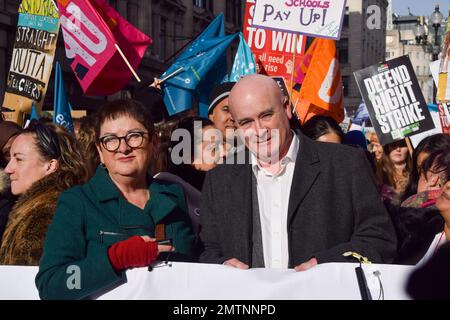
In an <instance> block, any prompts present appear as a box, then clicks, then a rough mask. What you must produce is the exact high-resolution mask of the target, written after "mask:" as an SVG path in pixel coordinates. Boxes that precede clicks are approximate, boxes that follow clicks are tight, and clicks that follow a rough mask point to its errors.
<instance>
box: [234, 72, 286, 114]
mask: <svg viewBox="0 0 450 320" xmlns="http://www.w3.org/2000/svg"><path fill="white" fill-rule="evenodd" d="M260 95H263V96H264V97H266V98H270V100H272V99H273V101H274V103H275V101H276V103H280V102H281V104H283V96H282V92H281V89H280V87H279V86H278V84H277V83H276V82H275V80H273V79H272V78H270V77H268V76H264V75H261V74H253V75H248V76H245V77H243V78H242V79H241V80H239V82H238V83H236V84H235V85H234V87H233V89H232V90H231V92H230V96H229V106H230V111H231V114H233V108H234V106H236V107H239V105H240V102H242V103H244V104H245V103H250V102H251V101H252V100H253V99H255V98H258V97H259V96H260ZM233 105H234V106H233Z"/></svg>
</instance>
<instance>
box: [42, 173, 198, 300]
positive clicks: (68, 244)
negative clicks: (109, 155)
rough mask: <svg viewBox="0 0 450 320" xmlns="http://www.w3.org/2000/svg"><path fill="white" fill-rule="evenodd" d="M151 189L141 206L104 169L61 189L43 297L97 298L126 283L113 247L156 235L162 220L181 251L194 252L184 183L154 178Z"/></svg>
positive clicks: (47, 245)
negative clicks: (117, 269) (80, 183)
mask: <svg viewBox="0 0 450 320" xmlns="http://www.w3.org/2000/svg"><path fill="white" fill-rule="evenodd" d="M149 190H150V200H149V201H148V202H147V204H146V206H145V208H144V210H141V209H139V208H138V207H136V206H134V205H132V204H130V203H129V202H128V201H126V200H125V198H124V197H123V196H122V195H121V194H120V192H119V189H118V188H117V187H116V185H115V184H114V183H113V182H112V180H111V178H110V177H109V175H108V173H107V172H106V170H105V169H103V168H101V167H99V168H98V169H97V172H96V174H95V176H94V177H93V178H92V179H91V180H90V181H89V182H88V183H86V184H85V185H83V186H76V187H74V188H71V189H69V190H67V191H66V192H64V193H62V194H61V196H60V198H59V200H58V205H57V208H56V213H55V216H54V218H53V220H52V223H51V225H50V227H49V230H48V233H47V238H46V240H45V245H44V253H43V256H42V259H41V261H40V266H39V273H38V274H37V276H36V286H37V288H38V290H39V295H40V297H41V298H42V299H83V298H92V297H96V296H98V295H100V294H102V293H104V292H106V291H108V290H109V289H111V288H113V287H116V286H118V285H120V284H122V283H123V282H124V281H126V277H125V273H124V272H122V273H117V272H115V270H114V269H113V268H112V266H111V264H110V262H109V259H108V254H107V249H108V247H109V246H110V245H112V244H114V243H116V242H118V241H121V240H125V239H128V238H129V237H131V236H134V235H148V236H154V228H155V225H156V224H157V223H164V224H165V232H166V237H167V238H172V239H173V242H174V246H175V248H176V252H178V253H180V254H183V255H187V256H192V254H193V247H194V242H195V236H194V234H193V232H192V227H191V222H190V219H189V215H188V212H187V209H186V204H185V199H184V194H183V190H182V188H181V186H179V185H178V184H169V183H164V182H162V181H158V180H152V181H151V183H150V186H149ZM77 270H79V271H80V272H79V275H80V277H79V280H80V281H79V282H78V283H79V284H80V288H79V289H78V288H77V279H78V278H76V276H77V274H78V272H77ZM74 287H75V288H74Z"/></svg>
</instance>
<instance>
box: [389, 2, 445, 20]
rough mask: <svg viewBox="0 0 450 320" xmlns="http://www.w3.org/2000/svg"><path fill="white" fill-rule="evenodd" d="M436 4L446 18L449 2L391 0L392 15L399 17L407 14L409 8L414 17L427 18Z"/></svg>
mask: <svg viewBox="0 0 450 320" xmlns="http://www.w3.org/2000/svg"><path fill="white" fill-rule="evenodd" d="M436 3H439V6H440V11H441V12H442V14H443V15H444V16H446V17H447V16H448V3H449V0H392V7H393V10H394V13H397V14H400V15H406V14H408V7H409V8H410V9H411V13H412V14H414V15H417V16H429V15H431V13H433V11H434V6H435V5H436Z"/></svg>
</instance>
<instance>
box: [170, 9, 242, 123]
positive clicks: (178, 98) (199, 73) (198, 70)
mask: <svg viewBox="0 0 450 320" xmlns="http://www.w3.org/2000/svg"><path fill="white" fill-rule="evenodd" d="M223 34H224V29H223V14H220V15H219V16H217V17H216V18H215V19H214V20H213V21H212V22H211V23H210V25H209V26H208V27H207V28H206V29H205V30H204V31H203V32H202V33H201V34H200V35H199V36H198V37H197V38H196V39H195V40H194V41H193V43H192V44H191V45H190V46H189V47H187V48H186V49H185V50H184V51H183V52H182V53H181V55H180V56H179V57H178V58H177V60H176V61H175V62H174V63H173V65H172V66H170V67H169V69H167V70H166V71H165V72H164V73H163V74H162V76H161V78H164V77H165V76H166V75H169V74H171V73H172V72H174V71H176V70H178V69H180V68H181V69H182V72H179V73H178V74H177V75H175V76H174V77H171V78H170V79H168V80H167V81H165V82H164V83H163V85H162V89H163V93H164V96H163V99H164V104H165V106H166V108H167V111H168V113H169V115H174V114H177V113H180V112H183V111H186V110H188V109H190V108H191V107H192V100H193V98H194V97H196V98H197V99H198V100H199V101H200V106H199V108H200V110H203V109H205V108H203V107H202V105H207V104H208V103H209V102H208V101H207V97H208V98H209V92H210V90H211V89H212V87H213V86H214V85H216V84H220V83H221V82H223V81H224V80H225V79H226V76H227V73H226V72H227V71H226V55H225V53H226V50H227V48H228V46H229V45H230V43H231V42H232V41H233V40H234V39H235V38H236V36H237V34H234V35H229V36H225V35H223ZM218 35H219V36H218ZM205 79H206V80H205ZM204 80H205V81H204ZM200 113H201V112H200Z"/></svg>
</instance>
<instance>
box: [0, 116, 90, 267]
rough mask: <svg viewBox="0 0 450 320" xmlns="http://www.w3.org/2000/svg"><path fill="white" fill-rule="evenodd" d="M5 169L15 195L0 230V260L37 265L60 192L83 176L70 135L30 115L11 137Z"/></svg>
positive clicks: (82, 180) (78, 153) (83, 179)
mask: <svg viewBox="0 0 450 320" xmlns="http://www.w3.org/2000/svg"><path fill="white" fill-rule="evenodd" d="M5 172H6V173H7V174H8V175H9V177H10V180H11V192H12V194H13V195H15V196H18V197H19V198H18V200H17V202H16V203H15V205H14V207H13V209H12V211H11V213H10V215H9V218H8V224H7V226H6V229H5V232H4V234H3V238H2V243H1V247H0V264H8V265H38V264H39V259H40V258H41V254H42V250H43V246H44V239H45V235H46V232H47V228H48V226H49V224H50V222H51V220H52V218H53V214H54V212H55V208H56V203H57V199H58V196H59V195H60V193H61V192H62V191H64V190H66V189H68V188H70V187H72V186H74V185H76V184H79V183H83V182H85V181H86V177H87V172H86V169H85V166H84V164H83V160H82V157H81V154H80V152H79V151H78V146H77V143H76V141H75V138H74V137H73V136H72V135H71V134H69V133H68V132H67V131H66V130H65V129H64V128H62V127H59V126H56V125H53V124H44V123H41V122H38V121H33V122H31V124H30V125H29V126H28V128H27V129H25V130H23V131H22V132H21V133H20V134H19V135H18V136H17V137H16V138H15V140H14V142H13V143H12V145H11V149H10V160H9V163H8V165H7V166H6V168H5Z"/></svg>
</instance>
